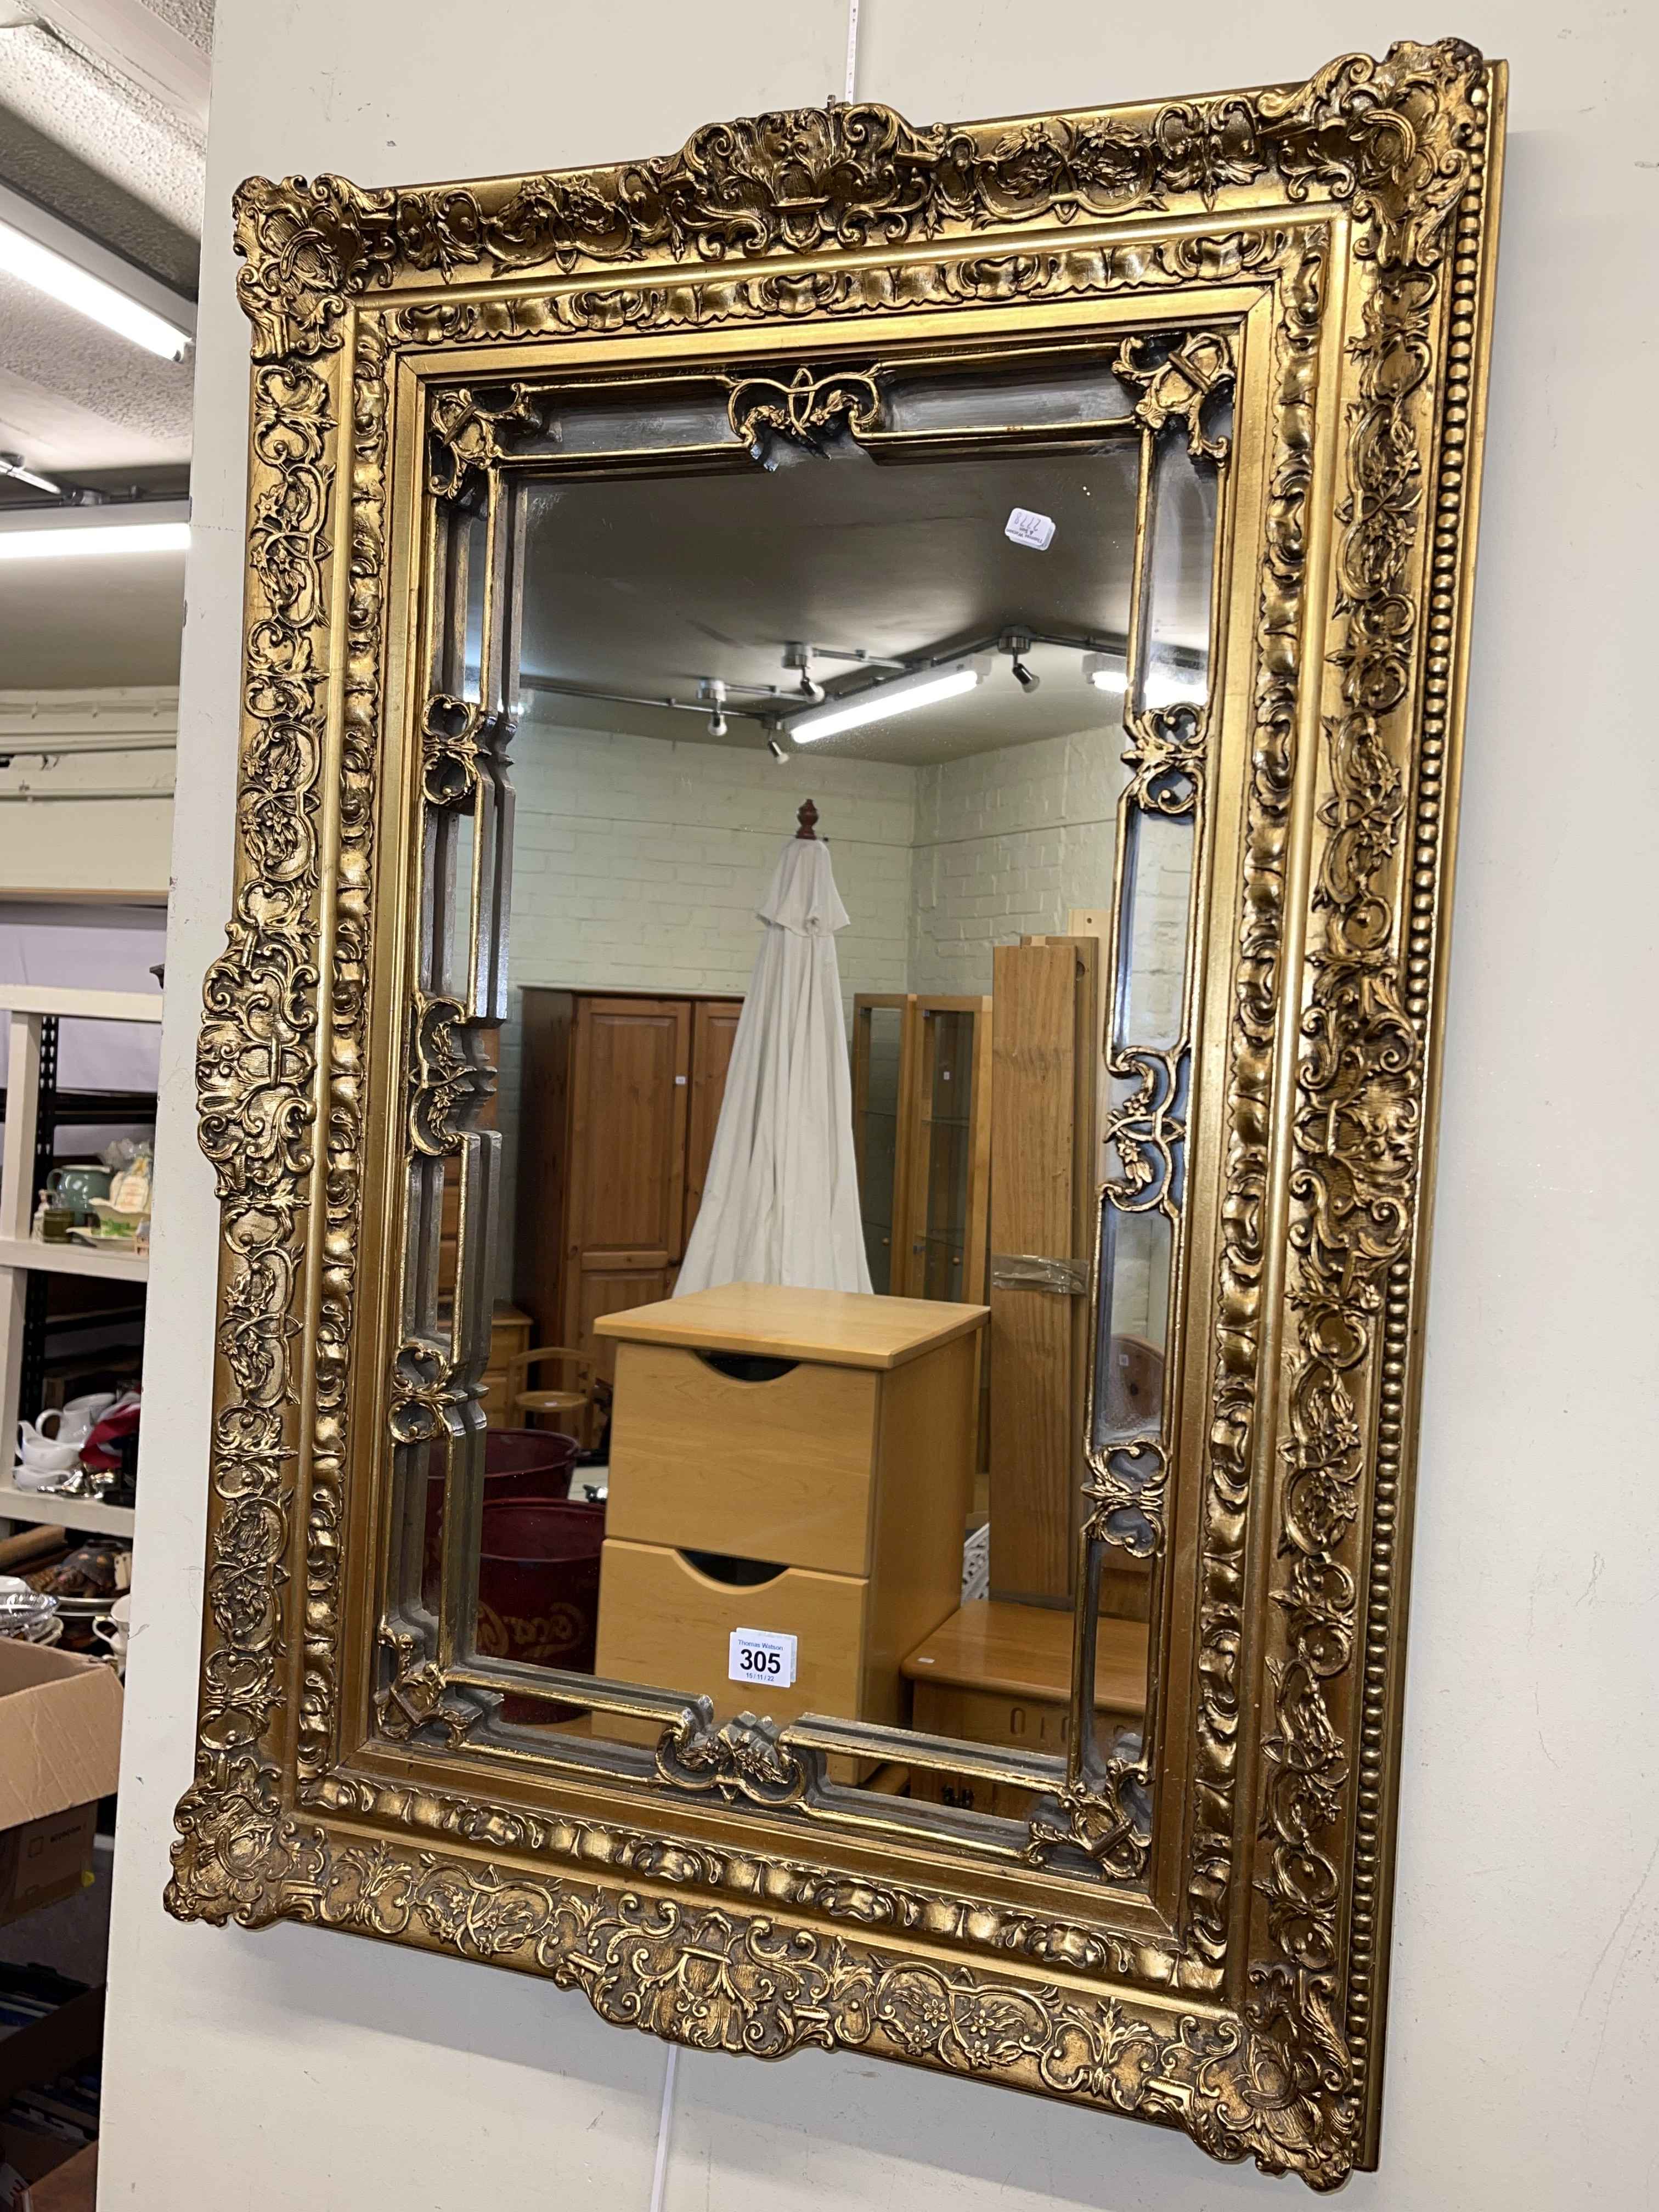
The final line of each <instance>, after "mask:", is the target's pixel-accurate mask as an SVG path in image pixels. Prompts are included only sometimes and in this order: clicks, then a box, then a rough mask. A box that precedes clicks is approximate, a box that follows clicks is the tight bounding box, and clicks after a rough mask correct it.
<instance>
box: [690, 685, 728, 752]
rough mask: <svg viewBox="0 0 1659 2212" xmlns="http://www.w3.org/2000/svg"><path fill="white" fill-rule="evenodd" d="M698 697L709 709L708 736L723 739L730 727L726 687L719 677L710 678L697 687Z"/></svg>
mask: <svg viewBox="0 0 1659 2212" xmlns="http://www.w3.org/2000/svg"><path fill="white" fill-rule="evenodd" d="M697 696H698V697H699V698H700V699H701V700H702V702H703V704H704V705H705V706H706V707H707V708H708V710H709V714H708V734H709V736H710V737H711V738H723V737H724V736H725V735H726V730H727V728H728V727H729V724H728V723H727V721H726V686H725V684H723V683H722V682H721V681H720V678H719V677H718V676H714V677H710V678H708V679H706V680H705V681H704V682H703V683H702V684H699V685H698V686H697Z"/></svg>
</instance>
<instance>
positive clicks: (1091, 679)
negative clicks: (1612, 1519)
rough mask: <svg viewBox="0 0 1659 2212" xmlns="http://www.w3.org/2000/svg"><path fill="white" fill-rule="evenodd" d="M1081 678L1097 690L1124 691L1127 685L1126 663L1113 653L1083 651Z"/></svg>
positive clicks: (1127, 672)
mask: <svg viewBox="0 0 1659 2212" xmlns="http://www.w3.org/2000/svg"><path fill="white" fill-rule="evenodd" d="M1083 680H1084V682H1085V684H1093V685H1094V687H1095V689H1096V690H1097V691H1125V690H1127V689H1128V685H1129V671H1128V667H1127V664H1126V663H1125V662H1124V661H1122V660H1121V659H1119V658H1118V656H1117V654H1116V653H1085V654H1084V656H1083Z"/></svg>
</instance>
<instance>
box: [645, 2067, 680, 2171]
mask: <svg viewBox="0 0 1659 2212" xmlns="http://www.w3.org/2000/svg"><path fill="white" fill-rule="evenodd" d="M679 2056H680V2047H679V2045H678V2043H671V2044H670V2045H669V2046H668V2063H667V2064H666V2065H665V2067H664V2068H663V2069H662V2112H661V2114H660V2116H659V2118H658V2121H657V2163H656V2166H655V2167H654V2168H653V2171H652V2175H651V2212H662V2206H663V2192H664V2191H665V2189H666V2188H667V2186H668V2138H669V2134H670V2131H671V2128H672V2126H673V2120H674V2071H675V2069H676V2067H677V2066H678V2063H679Z"/></svg>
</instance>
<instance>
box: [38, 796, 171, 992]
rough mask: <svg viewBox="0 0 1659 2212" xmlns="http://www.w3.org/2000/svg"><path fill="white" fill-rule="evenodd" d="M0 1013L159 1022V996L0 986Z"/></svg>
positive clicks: (45, 985) (50, 985)
mask: <svg viewBox="0 0 1659 2212" xmlns="http://www.w3.org/2000/svg"><path fill="white" fill-rule="evenodd" d="M148 795H149V794H148V793H140V796H141V797H147V796H148ZM0 1013H12V1014H59V1015H61V1016H62V1017H63V1018H64V1020H65V1021H85V1022H159V1021H160V1020H161V993H160V992H159V991H155V992H149V991H73V990H70V989H68V988H67V987H63V986H60V985H58V984H55V983H0Z"/></svg>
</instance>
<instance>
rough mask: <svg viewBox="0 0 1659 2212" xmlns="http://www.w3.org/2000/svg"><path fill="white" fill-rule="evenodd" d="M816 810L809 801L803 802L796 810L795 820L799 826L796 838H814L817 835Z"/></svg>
mask: <svg viewBox="0 0 1659 2212" xmlns="http://www.w3.org/2000/svg"><path fill="white" fill-rule="evenodd" d="M817 818H818V810H817V807H816V806H814V805H813V804H812V802H811V799H807V800H805V803H804V804H803V805H801V806H799V808H797V810H796V812H795V819H796V821H797V822H799V824H800V828H799V829H797V830H796V832H795V835H796V836H797V837H812V838H816V837H817V834H818V833H817Z"/></svg>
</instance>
